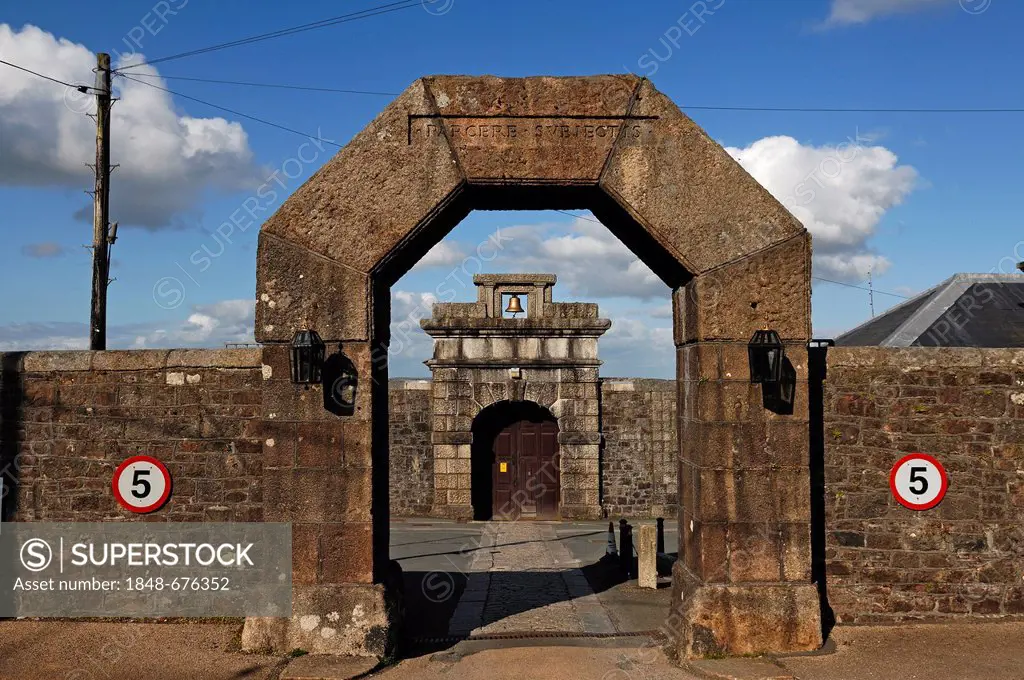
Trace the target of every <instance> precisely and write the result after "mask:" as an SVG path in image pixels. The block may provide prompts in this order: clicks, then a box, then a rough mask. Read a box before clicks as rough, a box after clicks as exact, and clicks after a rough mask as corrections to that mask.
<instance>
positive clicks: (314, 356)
mask: <svg viewBox="0 0 1024 680" xmlns="http://www.w3.org/2000/svg"><path fill="white" fill-rule="evenodd" d="M326 351H327V347H326V346H325V345H324V341H323V340H321V339H320V336H319V335H318V334H317V332H316V331H313V330H301V331H299V332H298V333H296V334H295V337H294V338H293V339H292V382H293V383H295V384H297V385H315V384H316V383H319V382H320V374H321V371H322V369H323V366H324V354H325V353H326Z"/></svg>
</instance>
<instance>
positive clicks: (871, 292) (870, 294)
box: [868, 269, 875, 319]
mask: <svg viewBox="0 0 1024 680" xmlns="http://www.w3.org/2000/svg"><path fill="white" fill-rule="evenodd" d="M868 304H869V305H871V318H872V319H874V318H875V284H874V282H873V281H872V280H871V270H870V269H869V270H868Z"/></svg>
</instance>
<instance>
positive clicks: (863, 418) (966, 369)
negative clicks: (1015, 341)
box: [824, 347, 1024, 623]
mask: <svg viewBox="0 0 1024 680" xmlns="http://www.w3.org/2000/svg"><path fill="white" fill-rule="evenodd" d="M824 434H825V483H826V487H825V507H826V519H825V521H826V527H827V535H826V545H827V548H826V558H827V570H828V596H829V601H830V604H831V606H832V608H833V609H834V611H835V613H836V615H837V618H838V621H839V622H841V623H875V622H894V621H900V620H928V621H933V620H941V619H946V618H950V617H963V616H970V617H986V616H996V615H1004V616H1005V615H1021V614H1024V580H1022V578H1024V571H1022V570H1024V350H998V349H992V350H978V349H967V348H963V349H960V348H957V349H931V348H927V349H926V348H911V349H883V348H845V347H844V348H834V349H832V350H830V351H829V354H828V376H827V379H826V384H825V415H824ZM912 452H923V453H929V454H932V455H934V456H936V457H937V458H938V460H939V462H941V463H942V464H943V466H944V467H945V468H946V471H947V473H948V475H949V491H948V493H947V495H946V498H945V500H943V501H942V503H941V504H940V505H939V506H938V507H936V508H934V509H932V510H927V511H923V512H914V511H911V510H908V509H906V508H904V507H902V506H901V505H899V504H898V503H897V502H896V501H895V499H894V498H893V497H892V495H891V494H890V492H889V471H890V469H891V467H892V465H893V464H894V463H895V462H896V461H897V460H898V459H899V458H901V457H902V456H903V455H905V454H906V453H912Z"/></svg>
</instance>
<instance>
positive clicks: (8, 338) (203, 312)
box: [0, 300, 256, 352]
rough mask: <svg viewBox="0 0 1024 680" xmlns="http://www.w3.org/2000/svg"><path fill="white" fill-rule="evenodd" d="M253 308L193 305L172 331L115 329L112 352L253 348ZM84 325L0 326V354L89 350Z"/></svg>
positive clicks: (110, 334) (246, 304)
mask: <svg viewBox="0 0 1024 680" xmlns="http://www.w3.org/2000/svg"><path fill="white" fill-rule="evenodd" d="M255 309H256V306H255V303H254V302H253V301H252V300H224V301H221V302H216V303H213V304H209V305H195V306H194V307H193V308H192V310H191V312H190V313H189V315H188V316H187V317H186V318H185V319H183V320H180V321H177V322H175V323H174V324H173V325H171V326H166V325H164V324H158V323H134V324H124V325H111V326H110V327H108V329H107V346H108V347H109V348H110V349H157V348H159V349H164V348H174V347H223V346H224V343H227V342H235V343H252V342H255V340H254V339H253V337H254V336H253V331H254V314H255ZM88 346H89V327H88V325H87V324H85V323H77V322H63V321H62V322H53V323H21V324H7V325H4V326H0V351H4V352H11V351H30V350H44V349H60V350H65V349H88Z"/></svg>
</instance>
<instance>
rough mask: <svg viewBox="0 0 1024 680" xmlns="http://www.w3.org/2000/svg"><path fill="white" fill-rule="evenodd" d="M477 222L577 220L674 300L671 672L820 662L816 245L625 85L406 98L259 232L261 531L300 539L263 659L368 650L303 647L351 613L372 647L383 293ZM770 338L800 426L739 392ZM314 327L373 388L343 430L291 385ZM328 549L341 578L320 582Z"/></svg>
mask: <svg viewBox="0 0 1024 680" xmlns="http://www.w3.org/2000/svg"><path fill="white" fill-rule="evenodd" d="M477 208H482V209H500V208H512V209H516V208H521V209H526V208H536V209H542V208H543V209H551V208H558V209H564V208H589V209H590V210H591V211H592V212H593V213H594V214H595V215H596V216H597V217H598V218H599V219H600V221H601V222H602V223H604V224H605V225H607V226H608V228H609V229H610V230H611V231H612V232H613V233H615V234H616V236H618V238H619V239H621V240H622V241H623V243H624V244H625V245H626V246H627V247H629V248H630V249H631V250H633V252H634V253H636V254H637V255H638V256H639V257H640V258H641V259H642V260H643V261H644V262H645V263H646V264H648V266H650V267H651V268H652V270H653V271H654V272H655V273H656V274H657V275H658V276H659V277H661V278H662V279H663V280H664V281H665V282H666V283H667V284H668V285H669V287H670V288H672V290H673V310H674V324H673V325H674V338H675V344H676V347H677V360H676V364H677V378H678V385H679V388H678V400H679V416H680V417H679V423H680V426H679V427H680V436H679V442H680V449H679V480H680V499H681V504H680V513H679V520H680V521H679V526H680V543H681V545H680V560H679V562H678V563H677V564H676V566H675V568H674V572H673V583H674V588H675V593H674V594H675V597H673V602H674V604H673V609H672V611H671V612H670V613H669V621H670V624H671V626H672V627H673V629H674V630H675V632H676V633H677V635H676V636H675V638H674V639H675V644H676V646H677V648H678V651H679V652H680V653H681V654H683V655H684V656H685V655H692V654H703V653H710V652H718V651H727V652H731V653H747V652H757V651H776V652H781V651H793V650H806V649H812V648H815V647H816V646H818V645H819V644H820V642H821V639H820V630H821V629H820V625H819V614H818V596H817V591H816V590H815V588H814V586H813V584H812V583H811V582H810V580H809V579H810V562H811V560H810V535H809V525H810V502H809V500H810V485H809V476H808V471H807V465H808V443H807V442H808V425H807V422H808V419H807V400H806V394H807V390H806V365H807V361H806V358H805V357H806V354H805V352H806V349H805V346H806V342H807V341H808V340H809V339H810V237H809V236H808V234H807V232H806V230H805V229H804V228H803V227H802V226H801V225H800V223H799V222H798V221H797V220H796V219H795V218H794V217H793V216H792V215H790V214H789V212H788V211H787V210H786V209H785V208H784V207H783V206H782V205H781V204H780V203H779V202H778V201H776V200H775V199H774V198H772V196H771V195H770V194H769V193H768V192H767V191H766V190H765V189H764V188H763V187H761V186H760V185H759V184H757V182H755V181H754V180H753V179H752V178H751V177H750V176H749V175H748V174H747V173H746V172H745V171H744V170H743V169H742V168H741V167H740V166H739V165H738V164H737V163H736V162H735V161H734V160H733V159H732V158H731V157H730V156H729V155H728V154H727V153H726V152H725V151H724V149H722V148H721V147H720V146H719V145H718V144H716V143H715V142H714V141H713V140H711V139H710V138H709V137H708V136H707V134H705V133H704V131H703V130H701V129H700V128H699V127H698V126H697V125H696V124H694V123H693V121H692V120H690V119H689V118H688V117H687V116H685V115H684V114H683V113H682V112H681V111H680V110H679V109H678V108H677V107H676V106H675V105H674V104H673V103H672V102H671V101H670V100H669V99H668V98H667V97H665V96H664V95H663V94H661V93H660V92H658V91H657V90H656V89H655V88H654V87H653V85H652V84H651V83H650V82H649V81H648V80H646V79H643V78H639V77H636V76H631V75H624V76H596V77H570V78H555V77H537V78H498V77H490V76H488V77H468V76H434V77H428V78H422V79H420V80H417V81H416V82H415V83H413V84H412V85H411V86H410V87H409V88H408V89H407V90H406V91H405V92H403V93H402V94H401V95H400V96H399V97H398V98H397V99H396V100H395V101H394V102H392V104H390V105H389V106H388V107H387V108H386V109H385V110H384V111H383V112H382V113H381V114H380V115H378V116H377V117H376V118H375V119H374V120H373V121H372V122H371V123H370V124H369V125H368V126H367V128H366V129H365V130H363V131H362V132H361V133H359V134H358V135H356V137H355V138H354V139H353V140H352V141H351V142H350V143H349V144H348V145H347V146H346V147H345V148H344V149H342V150H341V151H340V152H339V153H338V154H337V155H336V156H335V157H334V158H333V159H331V160H330V161H329V162H328V163H327V164H326V165H324V166H323V167H322V168H321V169H320V170H319V171H318V172H317V173H316V174H315V175H314V176H313V177H312V178H310V180H309V181H307V182H306V183H305V184H304V185H303V186H302V187H300V188H299V189H298V190H297V191H296V192H295V194H294V195H292V196H291V197H290V198H289V199H288V200H287V201H286V202H285V204H284V205H282V206H281V208H280V209H279V210H278V211H277V213H275V214H274V215H273V216H272V217H271V218H270V219H269V220H268V221H267V222H266V223H265V224H264V225H263V228H262V230H261V233H260V243H259V252H258V256H257V260H258V269H257V310H256V336H257V339H258V341H259V342H261V343H263V345H264V356H265V357H266V359H265V361H266V362H267V364H268V366H269V372H270V373H271V374H272V376H273V377H272V378H271V380H270V381H269V382H268V385H267V389H266V390H265V391H264V393H265V397H264V410H265V413H266V415H267V420H266V423H265V425H266V429H267V431H268V433H272V434H268V437H271V436H272V437H273V438H274V439H275V440H276V442H277V443H278V444H277V446H275V447H268V448H267V449H265V451H264V465H265V470H266V477H267V489H268V491H267V498H266V512H265V517H266V519H267V520H268V521H291V522H292V523H293V526H294V527H295V535H296V537H297V538H296V548H295V551H294V558H293V563H294V568H295V573H296V580H295V584H296V585H295V615H294V616H293V618H292V619H291V621H289V622H285V623H283V624H281V625H280V626H278V627H277V628H274V631H275V632H274V635H276V636H277V638H275V639H274V643H275V644H280V645H282V646H283V647H284V648H285V649H290V648H294V647H301V648H304V649H307V650H310V651H327V652H342V653H351V652H353V651H356V652H359V651H361V650H362V649H363V648H364V647H365V648H369V646H372V644H373V643H372V641H371V640H372V638H373V636H372V635H370V633H369V632H367V635H366V636H362V637H360V636H359V635H352V636H346V637H344V638H342V637H340V636H339V637H338V638H337V639H336V640H334V641H328V640H323V639H320V638H317V637H315V636H313V635H310V634H307V633H305V632H304V631H303V630H302V628H301V626H300V625H299V620H300V618H301V617H302V616H312V615H318V616H324V615H326V614H327V613H329V612H331V611H342V610H345V609H346V608H349V609H351V606H352V604H353V602H356V603H358V604H361V605H363V607H364V611H368V612H376V613H378V614H379V618H380V622H379V625H387V620H386V614H385V612H386V611H387V607H386V589H385V588H384V585H383V584H384V583H385V582H386V581H387V578H388V502H387V490H388V483H387V476H388V466H387V347H388V344H389V340H390V338H389V316H390V297H389V287H390V286H391V284H393V283H394V282H395V281H397V280H398V278H400V277H401V276H402V275H403V274H404V273H405V272H406V271H408V269H409V268H411V266H412V265H413V264H415V263H416V262H417V261H418V260H419V259H420V258H421V257H422V256H423V255H424V254H425V253H426V252H427V251H428V250H429V248H430V247H432V246H433V245H434V244H436V243H437V242H438V241H439V240H440V239H441V238H442V237H443V236H444V235H445V234H446V233H447V232H448V231H449V230H450V229H451V228H452V227H454V225H455V224H457V223H458V222H459V221H461V219H462V218H464V217H465V216H466V215H467V214H468V213H469V212H470V211H471V210H473V209H477ZM766 320H767V321H768V322H769V323H770V324H771V326H772V327H773V328H774V329H776V330H777V331H778V332H779V333H780V335H781V336H782V338H783V339H784V341H785V342H786V344H787V348H788V351H789V354H790V357H791V358H792V359H793V361H794V364H796V369H797V373H798V379H799V380H800V381H801V384H800V385H799V387H798V390H797V397H796V399H797V402H796V408H795V410H794V413H793V414H792V415H779V414H773V413H769V412H766V411H765V410H764V409H763V408H762V406H761V398H760V393H759V391H758V389H757V387H756V386H751V385H750V384H749V383H748V382H747V381H746V379H745V375H746V372H747V363H746V348H745V344H746V341H747V338H749V336H750V335H751V333H752V332H753V331H754V330H755V329H757V328H759V327H761V325H762V324H763V323H764V322H765V321H766ZM307 325H309V326H312V327H313V328H315V329H316V330H317V331H318V332H319V333H320V335H321V336H322V337H323V338H324V339H325V340H328V341H329V342H331V343H332V344H334V343H336V344H339V345H340V347H341V350H342V351H344V352H345V353H346V355H347V356H349V357H350V358H352V360H353V362H354V363H355V365H356V367H357V370H358V372H359V374H360V376H366V377H367V378H368V379H366V380H362V381H361V384H364V385H367V386H368V387H369V389H363V390H361V391H360V393H359V395H358V397H357V400H358V401H357V405H356V409H355V412H354V414H353V415H352V416H350V417H348V418H342V419H339V418H337V417H335V416H333V415H331V414H325V413H324V412H323V411H322V409H318V408H317V407H316V404H317V402H318V399H316V398H311V397H310V395H309V394H308V393H307V392H304V391H303V390H302V389H301V388H298V387H296V386H292V385H291V384H290V383H288V382H287V375H288V370H287V343H288V342H289V341H290V340H291V337H292V334H293V333H294V332H295V330H297V329H298V328H300V327H302V326H307ZM270 414H273V415H274V417H273V418H271V417H270ZM434 417H435V418H436V417H446V418H449V417H450V418H454V419H458V420H459V421H460V423H461V420H462V419H466V420H467V421H468V419H469V418H470V416H469V414H468V413H453V414H443V415H437V413H436V411H435V415H434ZM467 424H468V423H467ZM304 428H305V430H304ZM460 429H461V428H460ZM304 431H305V432H306V435H307V437H306V438H305V439H301V437H302V436H303V432H304ZM326 432H331V433H332V434H336V435H337V436H339V437H341V440H342V441H343V442H344V446H343V454H342V455H341V456H339V457H338V460H337V461H335V463H334V464H331V465H328V466H326V467H321V468H308V467H304V466H303V465H302V460H303V458H302V456H301V455H291V456H289V455H288V453H287V452H288V451H289V448H288V447H289V446H290V445H291V443H294V446H295V447H299V448H300V449H301V447H302V446H309V445H310V441H314V442H315V441H320V440H319V439H317V437H322V436H323V435H324V433H326ZM303 442H305V444H303ZM435 443H437V442H435ZM328 505H330V507H331V510H332V512H331V513H329V514H327V513H325V512H324V508H325V507H326V506H328ZM765 527H768V528H769V530H768V531H767V532H766V530H765ZM769 535H770V536H771V538H766V536H769ZM775 537H778V539H777V540H776V538H775ZM339 541H344V542H345V544H346V546H347V549H348V550H349V552H350V553H351V554H352V555H354V556H355V557H353V558H351V559H347V560H344V561H341V562H339V561H338V560H333V561H332V559H331V554H332V553H331V548H330V546H332V545H337V544H338V542H339ZM741 554H742V555H743V556H744V559H736V560H734V559H732V557H733V556H738V555H741ZM367 620H368V621H372V620H374V619H373V617H372V616H371V617H368V619H367ZM267 625H269V624H267ZM248 629H249V630H250V631H255V630H257V628H256V623H255V622H252V623H251V624H250V625H249V626H248ZM353 640H356V641H357V642H353Z"/></svg>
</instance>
